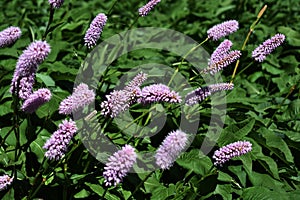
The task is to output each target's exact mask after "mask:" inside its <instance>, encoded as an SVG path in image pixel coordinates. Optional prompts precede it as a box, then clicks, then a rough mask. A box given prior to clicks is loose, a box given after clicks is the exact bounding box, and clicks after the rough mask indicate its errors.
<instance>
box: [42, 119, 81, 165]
mask: <svg viewBox="0 0 300 200" xmlns="http://www.w3.org/2000/svg"><path fill="white" fill-rule="evenodd" d="M76 131H77V127H76V123H75V122H74V121H73V120H72V119H70V120H69V121H68V120H64V121H63V122H62V123H61V124H59V126H58V130H57V131H55V132H54V133H53V134H52V136H51V137H50V138H49V139H48V140H47V141H46V143H45V145H44V146H43V148H44V149H46V150H47V151H46V153H45V156H46V157H47V158H48V159H50V160H60V159H61V158H62V157H63V156H64V155H65V153H66V151H67V146H68V144H69V143H70V141H71V139H72V138H73V136H74V135H75V133H76Z"/></svg>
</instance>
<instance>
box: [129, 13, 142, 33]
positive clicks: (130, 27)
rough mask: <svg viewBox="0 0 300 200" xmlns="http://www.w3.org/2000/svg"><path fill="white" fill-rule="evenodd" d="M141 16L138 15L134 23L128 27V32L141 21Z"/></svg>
mask: <svg viewBox="0 0 300 200" xmlns="http://www.w3.org/2000/svg"><path fill="white" fill-rule="evenodd" d="M139 18H140V16H139V15H138V16H137V17H136V18H135V20H134V21H133V23H132V24H131V25H130V26H129V27H128V29H127V31H128V30H130V29H132V27H133V26H134V25H135V24H136V22H137V21H138V20H139Z"/></svg>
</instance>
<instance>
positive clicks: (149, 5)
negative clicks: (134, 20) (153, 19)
mask: <svg viewBox="0 0 300 200" xmlns="http://www.w3.org/2000/svg"><path fill="white" fill-rule="evenodd" d="M159 2H160V0H150V1H149V2H148V3H147V4H146V5H144V6H143V7H141V8H140V9H139V15H140V16H142V17H145V16H146V15H148V13H149V12H150V11H151V10H152V9H153V8H154V7H155V6H156V4H158V3H159Z"/></svg>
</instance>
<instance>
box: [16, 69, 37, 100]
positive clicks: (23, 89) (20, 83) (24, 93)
mask: <svg viewBox="0 0 300 200" xmlns="http://www.w3.org/2000/svg"><path fill="white" fill-rule="evenodd" d="M33 84H34V74H31V75H29V76H27V77H22V78H20V80H19V76H14V77H13V79H12V83H11V88H10V91H11V93H13V94H17V95H18V96H19V97H20V98H21V99H27V98H28V97H29V96H30V95H31V94H32V88H33Z"/></svg>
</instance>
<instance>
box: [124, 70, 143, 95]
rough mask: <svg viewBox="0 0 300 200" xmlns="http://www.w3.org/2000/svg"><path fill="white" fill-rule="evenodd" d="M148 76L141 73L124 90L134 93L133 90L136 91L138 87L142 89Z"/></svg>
mask: <svg viewBox="0 0 300 200" xmlns="http://www.w3.org/2000/svg"><path fill="white" fill-rule="evenodd" d="M147 76H148V75H147V74H145V73H143V72H140V73H139V74H138V75H136V76H135V77H134V78H133V79H132V81H130V82H129V83H128V84H127V85H126V87H125V88H124V90H127V91H132V89H135V88H136V87H140V86H141V85H142V84H143V83H144V82H145V80H146V79H147Z"/></svg>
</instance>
